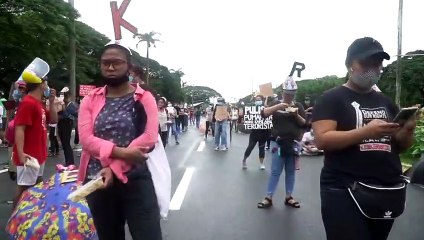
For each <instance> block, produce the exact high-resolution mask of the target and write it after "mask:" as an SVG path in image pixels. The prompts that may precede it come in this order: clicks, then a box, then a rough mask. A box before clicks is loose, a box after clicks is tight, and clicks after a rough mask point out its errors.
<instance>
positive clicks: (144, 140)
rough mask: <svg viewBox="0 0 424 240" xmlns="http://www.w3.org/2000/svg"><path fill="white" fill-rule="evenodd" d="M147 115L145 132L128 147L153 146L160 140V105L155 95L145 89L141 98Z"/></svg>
mask: <svg viewBox="0 0 424 240" xmlns="http://www.w3.org/2000/svg"><path fill="white" fill-rule="evenodd" d="M140 101H141V103H142V104H143V106H144V110H145V111H146V115H147V123H146V128H145V130H144V133H143V134H141V135H140V136H139V137H138V138H136V139H134V140H133V141H132V142H131V143H130V145H129V146H128V147H153V146H154V145H155V144H156V142H157V141H158V134H159V117H158V107H157V105H156V101H155V98H154V97H153V95H152V94H151V93H150V92H148V91H145V92H144V93H143V95H142V97H141V99H140Z"/></svg>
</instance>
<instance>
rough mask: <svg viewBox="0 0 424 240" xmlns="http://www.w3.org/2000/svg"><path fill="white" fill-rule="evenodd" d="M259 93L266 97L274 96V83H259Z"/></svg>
mask: <svg viewBox="0 0 424 240" xmlns="http://www.w3.org/2000/svg"><path fill="white" fill-rule="evenodd" d="M259 94H261V95H262V96H264V97H270V96H273V95H274V90H273V89H272V83H266V84H262V85H259Z"/></svg>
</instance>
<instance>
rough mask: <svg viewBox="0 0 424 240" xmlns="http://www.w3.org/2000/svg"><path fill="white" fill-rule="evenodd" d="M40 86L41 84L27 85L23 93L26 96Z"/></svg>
mask: <svg viewBox="0 0 424 240" xmlns="http://www.w3.org/2000/svg"><path fill="white" fill-rule="evenodd" d="M40 85H41V83H27V84H26V87H25V92H26V94H28V93H30V92H32V91H34V90H35V89H37V88H38V87H39V86H40Z"/></svg>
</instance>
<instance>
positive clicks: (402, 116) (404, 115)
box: [393, 107, 419, 123]
mask: <svg viewBox="0 0 424 240" xmlns="http://www.w3.org/2000/svg"><path fill="white" fill-rule="evenodd" d="M418 109H419V108H418V107H408V108H402V109H401V110H400V111H399V113H398V114H397V115H396V117H395V118H393V122H395V123H400V122H405V121H407V120H408V119H410V118H411V117H412V116H415V114H416V113H417V111H418Z"/></svg>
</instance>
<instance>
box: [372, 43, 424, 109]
mask: <svg viewBox="0 0 424 240" xmlns="http://www.w3.org/2000/svg"><path fill="white" fill-rule="evenodd" d="M414 54H424V51H423V50H417V51H414V52H409V53H407V54H406V56H404V57H402V59H401V63H400V65H401V69H402V76H401V81H402V92H401V96H400V100H401V101H400V102H401V106H411V105H415V104H417V103H423V97H424V96H423V94H422V92H421V90H422V89H423V88H424V81H423V80H424V56H422V55H415V56H414ZM408 55H412V56H408ZM396 63H397V61H394V62H393V63H391V64H389V65H387V67H385V68H384V70H383V74H382V75H381V79H380V81H379V83H378V86H379V88H380V89H381V91H382V92H383V93H384V94H385V95H387V96H389V97H390V98H392V99H393V100H394V99H395V95H396Z"/></svg>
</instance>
